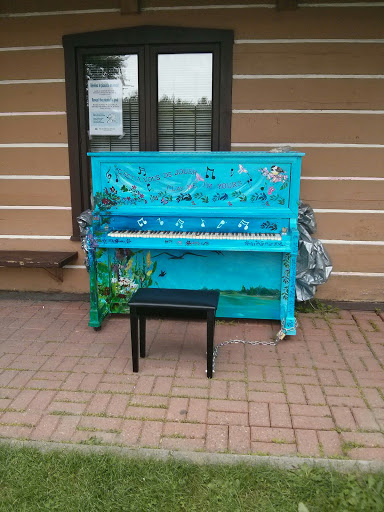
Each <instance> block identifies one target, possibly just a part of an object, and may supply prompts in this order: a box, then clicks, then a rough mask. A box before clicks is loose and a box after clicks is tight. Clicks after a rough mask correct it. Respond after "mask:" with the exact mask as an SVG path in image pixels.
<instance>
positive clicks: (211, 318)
mask: <svg viewBox="0 0 384 512" xmlns="http://www.w3.org/2000/svg"><path fill="white" fill-rule="evenodd" d="M214 336H215V311H214V310H213V309H211V310H208V311H207V377H208V379H212V364H213V339H214Z"/></svg>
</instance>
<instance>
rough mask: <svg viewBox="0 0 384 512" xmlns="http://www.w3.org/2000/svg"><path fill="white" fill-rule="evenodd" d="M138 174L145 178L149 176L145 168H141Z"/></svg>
mask: <svg viewBox="0 0 384 512" xmlns="http://www.w3.org/2000/svg"><path fill="white" fill-rule="evenodd" d="M138 174H143V176H146V175H147V173H146V172H145V169H144V167H139V172H138Z"/></svg>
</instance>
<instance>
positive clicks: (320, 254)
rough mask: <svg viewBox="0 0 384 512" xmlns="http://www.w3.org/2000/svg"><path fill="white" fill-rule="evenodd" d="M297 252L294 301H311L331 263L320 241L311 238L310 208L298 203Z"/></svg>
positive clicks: (313, 221)
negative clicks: (298, 234) (298, 236)
mask: <svg viewBox="0 0 384 512" xmlns="http://www.w3.org/2000/svg"><path fill="white" fill-rule="evenodd" d="M297 227H298V230H299V233H300V238H299V252H298V255H297V269H296V300H298V301H299V302H302V301H305V300H309V299H312V298H313V297H314V295H315V293H316V287H317V286H318V285H319V284H323V283H325V282H326V281H327V280H328V277H329V276H330V274H331V271H332V262H331V260H330V258H329V256H328V253H327V251H326V250H325V249H324V247H323V244H322V243H321V241H320V240H317V239H316V238H312V236H311V235H312V234H313V233H315V232H316V229H317V226H316V220H315V215H314V213H313V210H312V208H311V207H310V206H309V205H307V204H304V203H302V202H301V201H300V203H299V216H298V226H297Z"/></svg>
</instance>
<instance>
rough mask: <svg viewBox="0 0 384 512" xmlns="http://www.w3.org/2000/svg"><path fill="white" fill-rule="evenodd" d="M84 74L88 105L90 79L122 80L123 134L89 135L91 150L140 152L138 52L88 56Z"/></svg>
mask: <svg viewBox="0 0 384 512" xmlns="http://www.w3.org/2000/svg"><path fill="white" fill-rule="evenodd" d="M85 74H86V88H87V94H86V96H87V106H88V81H89V80H118V81H119V82H121V83H122V118H123V135H89V146H88V147H89V149H90V151H139V97H138V59H137V55H110V56H109V55H99V56H89V57H87V58H86V61H85ZM88 133H89V132H88Z"/></svg>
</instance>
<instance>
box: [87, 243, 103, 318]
mask: <svg viewBox="0 0 384 512" xmlns="http://www.w3.org/2000/svg"><path fill="white" fill-rule="evenodd" d="M88 260H89V287H90V302H91V308H90V311H89V326H90V327H94V328H98V327H100V326H101V321H100V318H99V308H98V302H99V296H98V291H97V271H96V257H95V249H92V248H90V247H88Z"/></svg>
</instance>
